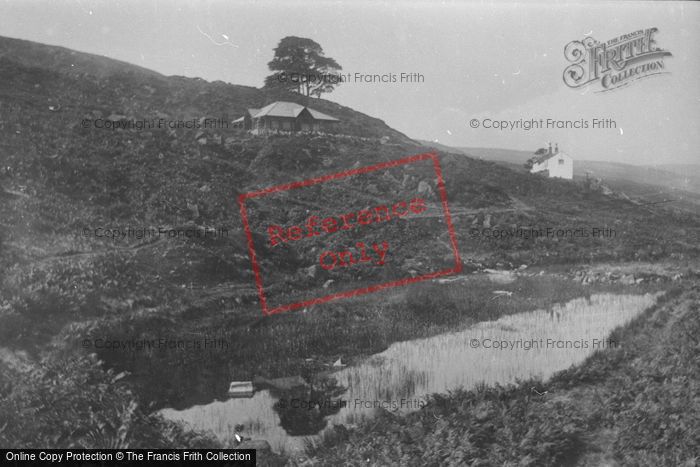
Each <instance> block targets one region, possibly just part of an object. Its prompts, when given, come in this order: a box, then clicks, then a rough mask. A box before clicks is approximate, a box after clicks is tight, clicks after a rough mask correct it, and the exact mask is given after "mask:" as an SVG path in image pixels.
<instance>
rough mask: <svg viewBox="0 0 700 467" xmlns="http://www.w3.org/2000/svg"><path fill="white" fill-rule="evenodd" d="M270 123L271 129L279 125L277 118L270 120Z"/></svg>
mask: <svg viewBox="0 0 700 467" xmlns="http://www.w3.org/2000/svg"><path fill="white" fill-rule="evenodd" d="M270 125H271V128H272V129H273V130H276V129H278V128H279V127H280V122H278V121H277V120H271V121H270Z"/></svg>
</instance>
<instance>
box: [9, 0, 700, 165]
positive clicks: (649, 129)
mask: <svg viewBox="0 0 700 467" xmlns="http://www.w3.org/2000/svg"><path fill="white" fill-rule="evenodd" d="M0 8H2V14H1V15H0V36H8V37H15V38H20V39H27V40H32V41H36V42H41V43H46V44H51V45H60V46H64V47H68V48H71V49H75V50H79V51H83V52H89V53H94V54H99V55H104V56H107V57H110V58H115V59H119V60H123V61H127V62H130V63H134V64H137V65H140V66H143V67H146V68H150V69H153V70H156V71H158V72H160V73H163V74H165V75H184V76H189V77H201V78H204V79H206V80H208V81H214V80H222V81H225V82H230V83H234V84H242V85H249V86H255V87H260V86H262V84H263V80H264V78H265V76H266V75H268V74H269V73H270V72H269V70H268V69H267V63H268V62H269V61H270V60H271V59H272V57H273V49H274V47H275V46H276V45H277V43H278V42H279V40H280V39H281V38H283V37H285V36H290V35H295V36H301V37H308V38H311V39H313V40H315V41H316V42H318V43H319V44H320V45H321V46H322V47H323V49H324V52H325V54H326V55H327V56H330V57H333V58H334V59H336V60H337V61H338V63H339V64H340V65H341V66H342V67H343V73H350V74H351V75H352V76H353V77H354V76H355V73H359V74H363V75H374V74H378V75H383V74H394V75H396V77H397V79H398V78H399V77H400V74H401V73H420V74H421V75H422V77H423V80H422V82H414V83H410V82H409V83H401V82H398V81H397V82H387V83H382V82H373V83H372V82H370V83H367V82H352V81H351V82H347V83H343V84H342V85H341V86H339V87H338V88H337V89H336V90H335V91H334V92H332V93H330V94H325V95H324V98H326V99H329V100H332V101H335V102H338V103H340V104H342V105H346V106H349V107H352V108H354V109H355V110H358V111H360V112H363V113H365V114H368V115H371V116H373V117H377V118H380V119H382V120H384V121H385V122H386V123H387V124H388V125H390V126H391V127H393V128H395V129H397V130H399V131H402V132H404V133H405V134H407V135H408V136H410V137H412V138H420V139H426V140H432V141H438V142H440V143H442V144H446V145H450V146H459V147H494V148H508V149H519V150H525V151H534V150H536V149H537V148H539V147H543V146H545V145H546V144H547V142H552V143H558V145H559V147H560V149H562V150H565V151H566V152H567V153H568V154H570V155H571V156H572V157H574V159H587V160H605V161H611V162H624V163H631V164H679V163H700V156H699V155H698V149H697V148H699V147H700V131H698V128H700V79H698V78H699V77H700V53H699V52H700V28H699V27H698V24H700V4H698V3H694V2H658V3H657V2H615V3H606V2H595V3H583V2H548V3H537V2H518V3H509V2H496V3H489V2H439V1H431V2H419V1H393V2H381V1H372V2H365V1H351V0H347V1H346V0H342V1H330V0H328V1H314V2H310V1H295V0H288V1H284V2H282V1H279V2H272V1H236V0H234V1H223V0H217V1H198V2H195V1H188V2H186V1H179V0H175V1H154V0H142V1H136V0H112V1H109V2H108V1H89V0H63V1H36V0H0ZM652 27H656V28H658V32H657V33H656V35H655V39H656V44H657V46H659V47H661V48H662V49H665V50H667V51H669V52H671V54H672V56H671V57H667V58H665V59H664V63H665V71H667V73H664V74H659V75H656V76H652V77H649V78H646V79H642V80H638V81H635V82H634V83H632V84H630V85H629V86H626V87H624V88H619V89H616V90H614V91H610V92H596V91H599V90H601V89H602V88H601V87H600V85H599V84H592V85H589V86H586V87H582V88H577V89H573V88H569V87H567V86H566V85H565V84H564V82H563V79H562V75H563V72H564V69H565V68H566V67H567V66H568V65H569V62H568V61H567V60H566V58H565V56H564V47H565V46H566V45H567V44H568V43H569V42H571V41H574V40H582V39H583V38H584V37H593V38H595V39H597V40H599V41H603V42H605V41H608V40H609V39H613V38H615V37H618V36H620V35H622V34H627V33H632V32H634V31H637V30H640V29H647V28H652ZM594 118H595V119H602V120H605V119H610V120H612V121H614V126H613V125H612V124H610V123H609V124H608V125H607V127H602V128H591V127H590V125H591V124H592V122H593V119H594ZM520 119H523V120H533V119H534V120H537V121H539V120H540V119H542V120H544V121H545V122H546V119H551V120H553V121H564V122H566V121H570V122H578V121H582V120H583V121H586V122H587V123H588V124H589V128H566V129H558V128H546V127H545V128H542V129H537V128H535V129H531V130H529V131H528V130H524V129H522V128H515V129H496V128H484V126H485V125H486V126H490V121H501V120H503V121H513V122H515V121H519V120H520ZM473 120H476V121H477V123H478V124H479V125H478V127H477V128H473V125H472V121H473ZM572 124H573V123H572ZM570 125H571V124H570Z"/></svg>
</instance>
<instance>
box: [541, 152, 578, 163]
mask: <svg viewBox="0 0 700 467" xmlns="http://www.w3.org/2000/svg"><path fill="white" fill-rule="evenodd" d="M559 156H565V157H569V158H570V156H569V155H567V154H566V153H564V152H562V151H559V152H554V153H551V154H550V153H548V152H546V153H544V154H542V155H540V156H537V158H535V160H534V163H535V164H541V163H542V162H545V161H548V160H549V159H551V158H553V157H559Z"/></svg>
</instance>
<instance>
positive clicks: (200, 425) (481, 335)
mask: <svg viewBox="0 0 700 467" xmlns="http://www.w3.org/2000/svg"><path fill="white" fill-rule="evenodd" d="M657 296H658V294H646V295H612V294H601V295H593V296H591V297H587V298H580V299H575V300H572V301H570V302H568V303H566V304H565V305H562V306H555V307H552V308H550V309H547V310H536V311H532V312H526V313H520V314H517V315H511V316H506V317H503V318H501V319H499V320H497V321H488V322H483V323H479V324H477V325H475V326H472V327H470V328H468V329H466V330H464V331H459V332H453V333H448V334H442V335H439V336H435V337H431V338H426V339H416V340H412V341H406V342H399V343H396V344H393V345H391V346H390V347H389V348H388V349H387V350H386V351H384V352H382V353H380V354H377V355H375V356H373V357H371V358H369V359H368V360H366V361H365V362H363V363H362V364H361V365H358V366H355V367H349V368H345V369H343V370H340V371H338V372H336V373H334V374H333V375H332V377H333V378H335V379H336V383H335V384H334V383H333V382H332V381H331V380H326V381H325V382H323V383H318V382H316V383H312V385H311V386H310V387H303V388H296V389H295V390H294V391H287V392H284V393H280V392H279V391H272V392H271V390H262V391H259V392H257V393H256V394H255V395H254V396H253V397H252V398H250V399H231V400H228V401H222V402H220V401H217V402H213V403H211V404H207V405H202V406H195V407H191V408H189V409H186V410H182V411H176V410H172V409H166V410H163V411H162V413H163V414H164V415H165V416H166V417H167V418H170V419H175V420H182V421H185V422H187V423H189V424H190V425H191V426H192V427H193V428H195V429H200V430H211V431H212V432H213V433H214V434H216V436H218V437H219V438H220V439H221V440H222V441H224V442H225V443H230V442H231V440H232V438H233V435H234V433H236V432H238V433H241V431H242V434H244V435H245V436H249V437H252V438H254V439H258V438H263V439H266V440H268V441H269V442H270V444H271V446H272V447H273V449H275V450H277V451H281V450H284V451H286V452H293V451H295V450H299V449H303V447H304V444H305V440H307V437H306V436H302V435H312V434H315V433H318V432H319V431H321V430H323V429H324V428H327V427H328V426H332V425H335V424H344V425H348V424H354V423H358V422H359V421H361V420H362V419H365V418H367V417H371V416H372V415H373V414H374V413H375V412H376V410H378V409H379V408H383V409H386V410H391V411H396V412H409V411H412V410H416V409H418V408H420V407H422V406H423V405H424V404H425V396H426V395H427V394H431V393H435V392H446V391H447V390H450V389H455V388H457V387H460V386H464V387H466V388H470V387H474V386H475V385H476V384H478V383H482V382H483V383H486V384H494V383H502V384H503V383H511V382H514V381H515V380H516V379H525V378H529V377H533V376H534V377H541V378H543V379H545V378H548V377H549V376H551V375H552V374H553V373H554V372H556V371H559V370H562V369H565V368H568V367H569V366H570V365H572V364H576V363H579V362H581V361H582V360H583V359H585V358H586V357H587V356H589V355H590V354H591V353H593V352H594V351H595V350H597V349H603V348H606V347H611V346H621V345H624V342H611V341H610V340H609V339H608V336H609V334H610V331H612V330H613V329H614V328H616V327H618V326H621V325H624V324H625V323H627V322H628V321H629V320H631V319H632V318H634V317H635V316H637V315H638V314H639V313H640V312H642V311H643V310H644V309H645V308H647V307H649V306H650V305H652V304H653V303H654V301H655V299H656V297H657ZM314 384H315V385H314ZM238 424H240V425H242V427H241V426H239V427H238V428H239V430H236V429H235V428H236V425H238ZM241 429H242V430H241Z"/></svg>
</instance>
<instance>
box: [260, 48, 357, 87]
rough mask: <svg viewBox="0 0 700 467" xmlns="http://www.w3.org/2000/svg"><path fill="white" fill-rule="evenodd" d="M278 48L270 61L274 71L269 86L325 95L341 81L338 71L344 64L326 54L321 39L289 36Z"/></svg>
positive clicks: (271, 69)
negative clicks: (339, 63)
mask: <svg viewBox="0 0 700 467" xmlns="http://www.w3.org/2000/svg"><path fill="white" fill-rule="evenodd" d="M274 50H275V56H274V58H273V59H272V61H270V63H268V64H267V66H268V67H269V68H270V71H272V72H273V74H271V75H270V76H268V77H267V78H265V87H266V88H273V89H285V90H287V91H291V92H297V93H299V94H303V95H305V96H307V97H308V96H316V97H321V94H323V93H324V92H326V93H328V92H332V91H333V90H334V89H335V87H336V86H337V85H338V84H340V77H339V74H338V72H339V71H340V70H342V69H343V68H342V67H341V66H340V65H338V62H336V61H335V60H334V59H332V58H330V57H326V56H325V55H324V54H323V48H322V47H321V46H320V45H319V44H318V43H317V42H315V41H313V40H311V39H307V38H304V37H296V36H287V37H285V38H283V39H282V40H280V42H279V44H278V45H277V47H276V48H275V49H274Z"/></svg>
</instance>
